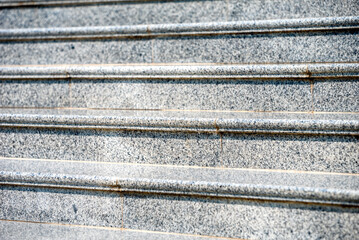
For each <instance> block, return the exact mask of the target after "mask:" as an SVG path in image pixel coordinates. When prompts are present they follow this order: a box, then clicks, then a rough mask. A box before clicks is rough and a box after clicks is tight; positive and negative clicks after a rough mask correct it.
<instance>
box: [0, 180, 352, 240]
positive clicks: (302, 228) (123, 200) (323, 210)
mask: <svg viewBox="0 0 359 240" xmlns="http://www.w3.org/2000/svg"><path fill="white" fill-rule="evenodd" d="M0 194H1V196H2V199H3V201H2V204H1V208H2V211H1V213H0V217H1V218H2V219H11V220H23V221H39V222H52V223H66V224H69V223H70V224H79V225H89V226H110V227H124V228H128V229H139V230H151V231H153V230H154V231H163V232H176V233H189V234H200V235H212V236H224V237H239V238H261V239H262V238H266V239H278V237H279V238H281V239H288V238H292V237H293V236H295V237H296V238H301V237H302V238H308V237H313V236H314V237H315V238H320V237H325V236H328V235H330V236H338V237H340V238H349V239H350V238H352V239H354V238H355V237H356V236H357V235H358V234H359V232H358V229H357V228H356V226H357V223H358V221H359V218H358V216H359V215H358V213H359V211H358V208H351V207H349V208H341V207H337V206H334V205H333V206H319V205H307V204H305V205H303V204H295V203H282V202H266V201H249V200H234V199H233V200H229V199H216V198H195V197H185V196H182V197H176V196H166V195H163V196H154V195H132V194H126V193H125V194H120V193H109V192H87V191H79V190H61V189H46V188H43V189H39V188H24V187H21V188H20V187H5V186H3V187H2V190H1V193H0ZM16 199H17V201H16V202H18V203H21V204H13V203H14V200H16ZM209 213H210V214H209ZM293 214H294V215H295V216H296V217H293ZM313 223H315V224H313ZM278 232H280V233H281V234H280V236H278Z"/></svg>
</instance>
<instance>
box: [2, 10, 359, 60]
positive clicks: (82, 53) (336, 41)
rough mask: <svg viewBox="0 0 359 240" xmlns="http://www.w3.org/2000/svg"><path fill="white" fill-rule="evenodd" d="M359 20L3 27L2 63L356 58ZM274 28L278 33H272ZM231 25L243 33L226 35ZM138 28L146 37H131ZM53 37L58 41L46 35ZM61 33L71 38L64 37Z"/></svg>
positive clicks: (358, 42)
mask: <svg viewBox="0 0 359 240" xmlns="http://www.w3.org/2000/svg"><path fill="white" fill-rule="evenodd" d="M358 21H359V20H358V17H351V18H329V19H327V18H324V19H307V20H280V21H261V22H260V23H257V22H255V21H252V22H244V23H239V25H238V26H237V24H236V23H234V24H232V23H224V25H223V23H219V24H214V25H211V24H199V25H198V24H197V25H196V24H194V25H176V24H174V25H153V26H146V25H142V26H135V27H131V26H127V27H124V28H116V27H115V28H112V27H111V28H106V27H104V28H81V29H77V28H76V29H55V28H54V29H32V30H20V31H17V30H15V31H11V30H2V31H1V38H2V40H3V41H2V42H1V44H0V50H1V51H2V52H3V53H4V54H3V55H2V56H1V58H0V64H76V63H77V64H84V63H98V64H101V63H102V64H104V63H150V62H155V63H171V62H172V63H173V62H177V63H178V62H182V63H183V62H186V63H254V62H255V63H287V62H357V61H358V54H356V52H357V51H358V45H359V41H358V30H357V29H358ZM228 24H229V25H228ZM307 24H308V25H309V27H308V26H307ZM322 24H324V25H325V26H324V30H323V29H322V30H320V31H314V32H312V30H313V28H314V29H316V28H322V27H323V26H322ZM307 27H308V28H309V29H307ZM238 28H239V30H238ZM248 28H249V30H248ZM253 28H254V29H253ZM273 28H274V29H275V31H276V32H277V33H272V32H271V31H272V30H273ZM302 28H304V29H302ZM151 29H153V30H154V33H156V32H157V33H156V34H157V35H158V34H160V35H159V36H157V38H155V39H151V35H152V32H150V33H148V32H149V31H151ZM233 29H234V31H235V32H238V31H239V33H238V34H236V35H228V31H230V32H232V31H233ZM293 29H294V30H293ZM242 30H244V32H242ZM138 31H140V32H141V34H142V35H144V38H140V39H132V38H133V37H136V36H137V35H138V34H137V32H138ZM171 31H172V32H174V33H176V34H178V32H181V31H184V32H185V33H186V34H187V35H192V33H188V31H190V32H191V31H195V34H194V36H187V37H186V36H173V37H168V36H167V37H166V36H162V35H163V33H167V32H171ZM208 31H209V32H210V35H209V36H197V35H198V32H199V33H200V34H203V33H205V34H208ZM223 31H224V33H223ZM287 31H289V32H287ZM293 31H294V32H293ZM104 34H105V37H106V38H118V36H117V35H118V34H120V35H121V36H122V37H125V38H124V39H122V38H121V39H117V40H105V39H102V40H101V38H103V37H104V36H103V35H104ZM141 34H140V35H141ZM161 34H162V35H161ZM213 34H214V35H213ZM83 35H85V36H83ZM123 35H125V36H123ZM13 37H14V38H15V40H16V41H18V40H21V41H23V40H24V41H29V40H30V39H33V38H38V37H40V40H38V41H34V42H11V41H12V40H11V39H12V38H13ZM137 37H138V36H137ZM41 38H43V39H42V40H41ZM49 38H50V39H56V40H58V41H55V42H54V41H53V40H46V39H49ZM61 38H71V39H72V40H62V41H61ZM81 38H85V39H82V40H81ZM88 38H89V39H88ZM94 38H95V39H98V38H100V39H98V40H95V39H94ZM6 39H7V40H6ZM91 39H92V40H91ZM10 40H11V41H10ZM218 46H221V47H220V48H218ZM324 46H327V47H324ZM263 52H265V53H266V54H262V53H263Z"/></svg>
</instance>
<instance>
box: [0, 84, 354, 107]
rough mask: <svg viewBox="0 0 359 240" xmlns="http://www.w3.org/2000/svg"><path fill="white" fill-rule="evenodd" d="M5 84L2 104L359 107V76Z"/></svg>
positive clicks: (0, 98) (38, 105)
mask: <svg viewBox="0 0 359 240" xmlns="http://www.w3.org/2000/svg"><path fill="white" fill-rule="evenodd" d="M311 85H312V86H311ZM0 86H1V87H0V106H1V107H39V108H42V107H73V108H117V109H185V110H236V111H292V112H294V111H298V112H310V111H316V112H359V99H358V98H357V96H358V94H359V81H358V79H356V78H350V79H339V78H338V79H330V80H311V81H309V80H294V79H289V80H280V79H278V80H240V79H239V80H151V79H148V80H70V81H69V80H35V81H32V80H31V81H28V80H13V81H12V80H4V81H1V82H0Z"/></svg>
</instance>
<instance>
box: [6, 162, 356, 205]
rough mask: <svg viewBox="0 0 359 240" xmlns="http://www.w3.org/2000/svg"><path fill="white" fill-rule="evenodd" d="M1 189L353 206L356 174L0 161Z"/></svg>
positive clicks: (98, 163)
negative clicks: (55, 189) (18, 187)
mask: <svg viewBox="0 0 359 240" xmlns="http://www.w3.org/2000/svg"><path fill="white" fill-rule="evenodd" d="M0 169H1V172H0V181H1V184H2V185H3V184H5V185H9V184H10V185H18V184H20V185H21V186H23V185H29V186H32V185H35V186H42V187H46V186H48V187H60V188H69V187H70V188H80V189H99V190H110V191H124V192H141V193H160V194H161V193H167V194H185V195H186V194H187V195H203V196H212V197H235V198H249V199H267V200H285V201H295V202H315V203H333V204H337V203H339V204H354V205H358V204H359V174H342V173H323V172H321V173H319V172H300V171H282V170H263V169H230V168H228V169H225V168H208V167H205V168H203V167H188V166H163V165H148V164H126V163H107V162H82V161H70V160H67V161H66V160H46V159H43V160H40V159H12V158H1V161H0Z"/></svg>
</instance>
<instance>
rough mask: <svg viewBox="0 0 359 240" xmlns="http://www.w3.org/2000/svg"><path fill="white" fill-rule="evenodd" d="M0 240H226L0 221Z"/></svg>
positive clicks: (186, 235)
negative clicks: (0, 239)
mask: <svg viewBox="0 0 359 240" xmlns="http://www.w3.org/2000/svg"><path fill="white" fill-rule="evenodd" d="M0 235H1V238H2V239H8V240H10V239H79V240H80V239H89V238H90V239H149V240H151V239H178V240H185V239H214V240H215V239H228V238H221V237H207V236H199V235H191V234H178V233H166V232H153V231H139V230H129V229H121V228H110V227H92V226H81V225H68V224H54V223H37V222H23V221H6V220H0Z"/></svg>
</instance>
